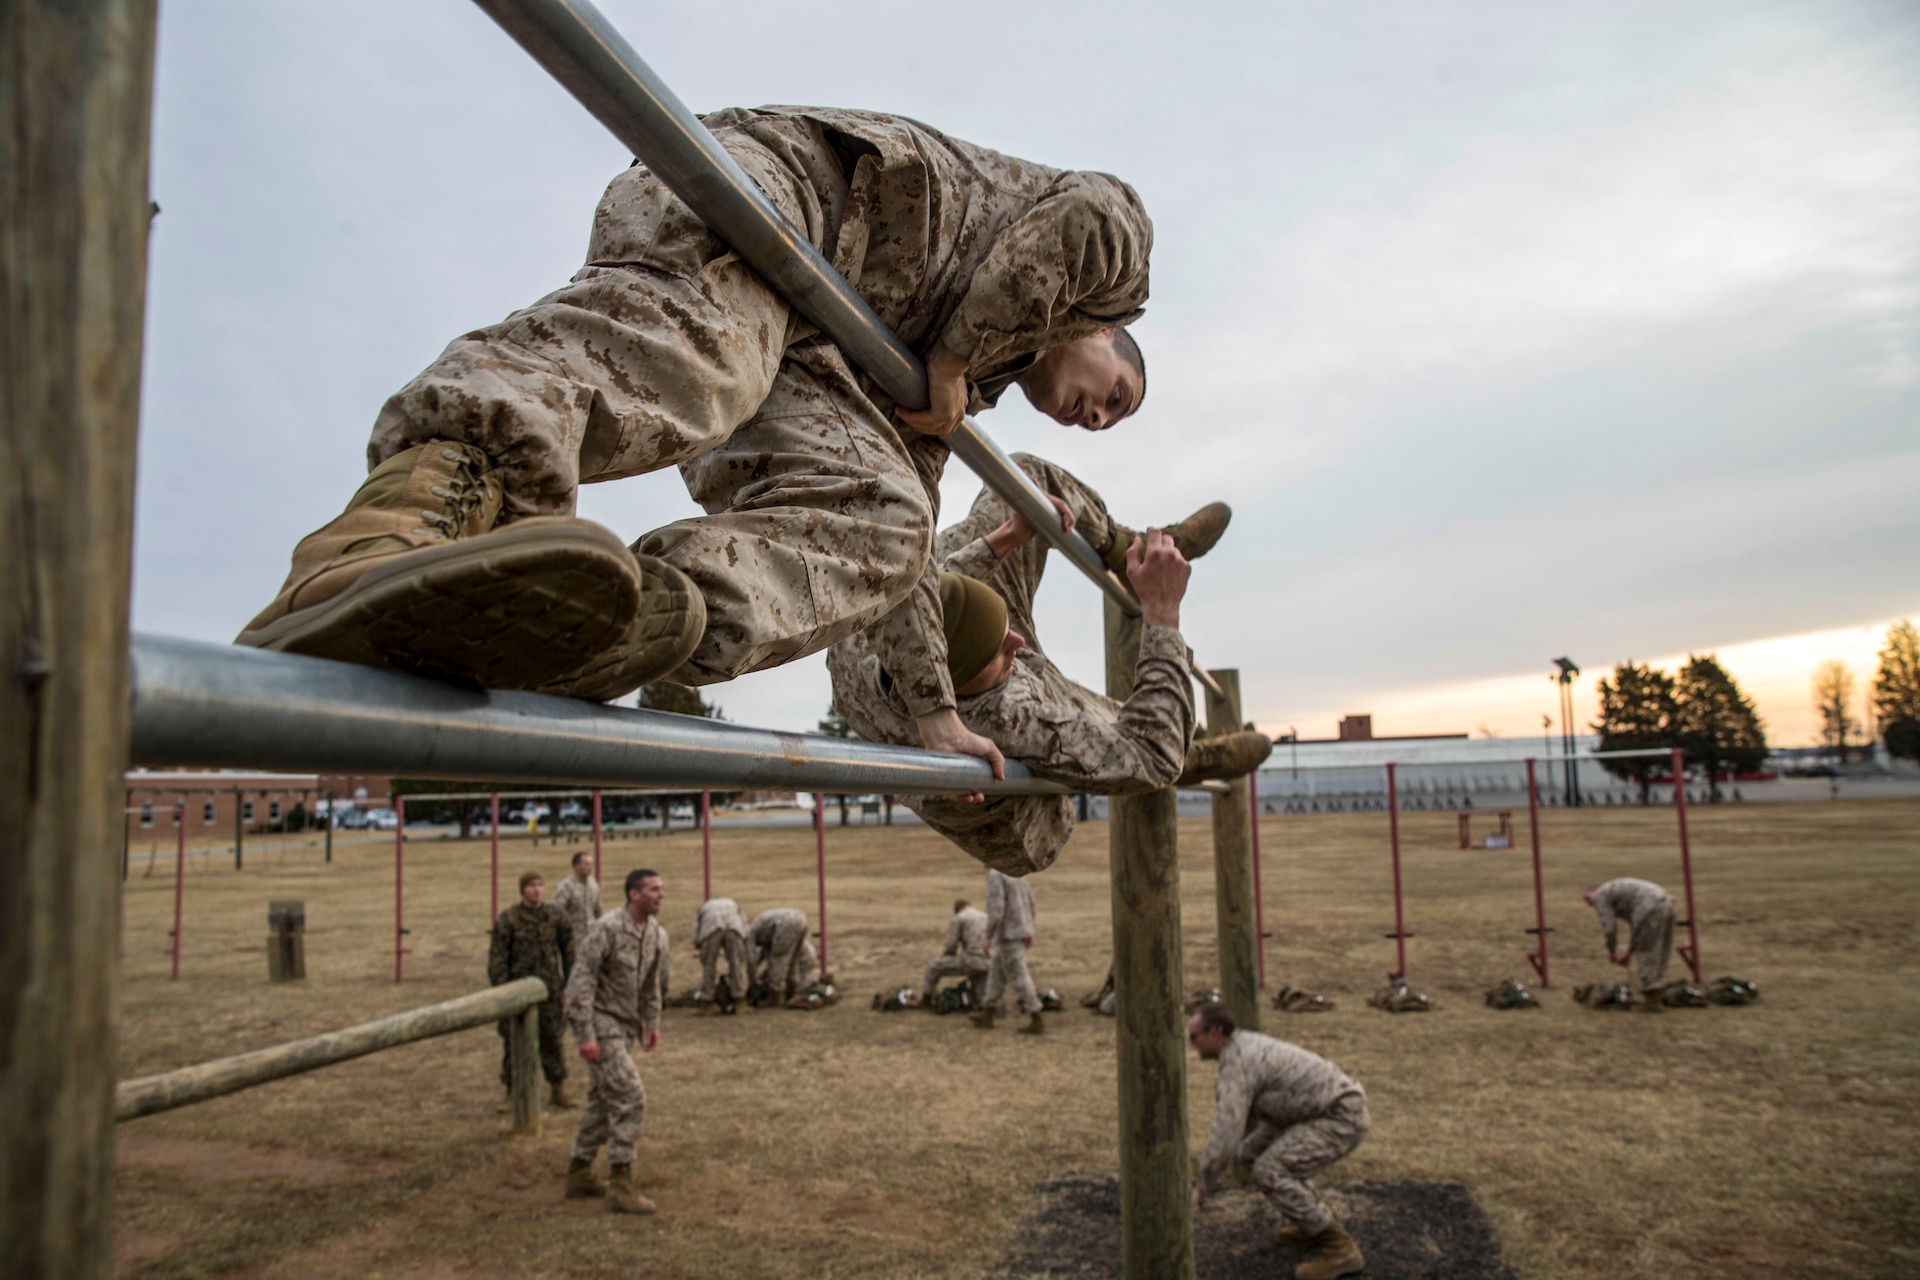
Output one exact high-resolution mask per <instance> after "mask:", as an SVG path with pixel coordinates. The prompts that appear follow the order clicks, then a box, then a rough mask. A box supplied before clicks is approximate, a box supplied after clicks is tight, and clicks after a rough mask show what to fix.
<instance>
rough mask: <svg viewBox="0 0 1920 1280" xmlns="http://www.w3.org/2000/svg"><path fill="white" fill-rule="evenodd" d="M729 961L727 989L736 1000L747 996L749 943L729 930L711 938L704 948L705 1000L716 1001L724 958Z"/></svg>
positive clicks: (702, 986) (702, 978)
mask: <svg viewBox="0 0 1920 1280" xmlns="http://www.w3.org/2000/svg"><path fill="white" fill-rule="evenodd" d="M723 954H724V955H725V956H726V958H727V986H728V988H729V989H730V990H731V991H732V992H733V994H734V996H735V997H736V998H738V997H740V996H744V995H746V994H747V986H748V977H747V940H746V939H745V938H743V937H741V936H740V935H739V934H737V933H734V932H732V931H731V930H728V929H722V930H721V931H720V932H718V933H710V934H708V935H707V938H706V941H704V942H702V943H701V944H700V991H699V997H700V999H702V1000H711V999H713V992H714V987H715V984H717V983H718V982H719V979H720V957H721V956H722V955H723Z"/></svg>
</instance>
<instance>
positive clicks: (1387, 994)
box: [1367, 982, 1433, 1013]
mask: <svg viewBox="0 0 1920 1280" xmlns="http://www.w3.org/2000/svg"><path fill="white" fill-rule="evenodd" d="M1367 1003H1368V1004H1370V1005H1372V1006H1373V1007H1374V1008H1376V1009H1385V1010H1386V1011H1387V1012H1388V1013H1427V1012H1429V1011H1430V1010H1432V1008H1433V997H1431V996H1429V995H1427V994H1426V993H1424V992H1420V991H1409V990H1408V989H1407V984H1406V983H1404V982H1391V983H1388V984H1387V985H1386V986H1384V987H1382V988H1380V989H1379V990H1378V991H1376V992H1374V993H1373V994H1372V995H1370V996H1368V997H1367Z"/></svg>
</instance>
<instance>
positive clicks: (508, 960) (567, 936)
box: [487, 871, 578, 1108]
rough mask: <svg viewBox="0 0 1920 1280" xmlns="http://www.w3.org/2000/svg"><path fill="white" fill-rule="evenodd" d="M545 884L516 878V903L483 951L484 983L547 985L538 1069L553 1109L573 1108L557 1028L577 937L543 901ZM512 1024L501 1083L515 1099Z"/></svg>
mask: <svg viewBox="0 0 1920 1280" xmlns="http://www.w3.org/2000/svg"><path fill="white" fill-rule="evenodd" d="M545 894H546V881H545V880H543V879H542V878H541V876H540V873H539V872H538V871H527V872H523V873H522V874H521V876H520V901H518V902H516V903H514V904H513V905H512V906H510V907H508V908H507V909H506V910H505V911H502V912H501V913H500V918H499V919H497V920H495V921H494V922H493V941H492V943H491V945H489V946H488V948H487V981H488V982H490V983H492V984H493V985H494V986H496V987H498V986H504V985H505V984H507V983H509V982H515V981H518V980H519V979H521V978H538V979H540V980H541V981H542V982H544V983H546V984H547V999H546V1001H545V1003H543V1004H541V1005H540V1006H539V1009H540V1069H541V1071H542V1072H543V1073H545V1075H546V1077H547V1084H548V1086H549V1087H550V1089H551V1090H552V1102H553V1105H554V1106H556V1107H567V1108H570V1107H572V1106H573V1100H572V1099H571V1098H569V1097H567V1051H566V1045H565V1038H564V1036H563V1035H562V1033H561V1030H560V1027H561V1024H562V1023H563V1022H564V1020H565V1014H564V1013H563V1012H562V1003H561V998H562V995H563V993H564V992H565V991H566V988H567V973H568V971H569V970H571V969H572V968H573V946H574V939H575V938H576V937H577V936H578V935H576V934H575V933H574V931H573V926H572V925H571V924H570V923H569V922H568V920H567V917H566V914H565V913H564V912H562V911H560V910H559V908H557V907H552V906H548V905H546V904H545V903H543V902H542V901H541V898H542V897H544V896H545ZM512 1025H513V1019H511V1018H502V1019H501V1020H500V1042H501V1043H500V1083H501V1084H502V1085H504V1086H506V1089H507V1096H508V1098H509V1100H511V1098H512V1096H513V1040H512Z"/></svg>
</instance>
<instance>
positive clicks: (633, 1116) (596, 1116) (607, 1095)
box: [573, 1018, 647, 1164]
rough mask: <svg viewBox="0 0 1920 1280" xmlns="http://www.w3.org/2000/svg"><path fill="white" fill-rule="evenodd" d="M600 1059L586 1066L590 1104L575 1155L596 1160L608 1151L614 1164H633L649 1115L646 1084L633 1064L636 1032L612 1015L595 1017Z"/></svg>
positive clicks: (584, 1109) (582, 1111) (575, 1139)
mask: <svg viewBox="0 0 1920 1280" xmlns="http://www.w3.org/2000/svg"><path fill="white" fill-rule="evenodd" d="M593 1032H594V1039H595V1040H596V1041H597V1042H598V1043H599V1045H600V1061H598V1062H590V1063H588V1064H587V1102H586V1105H585V1106H584V1107H582V1108H581V1109H580V1127H579V1129H577V1130H575V1132H574V1135H573V1155H574V1158H575V1159H578V1160H591V1159H593V1158H594V1157H595V1156H596V1155H598V1154H599V1153H600V1148H601V1147H605V1148H606V1149H607V1159H608V1160H610V1161H612V1162H613V1163H614V1164H632V1163H633V1144H634V1143H636V1142H638V1141H639V1140H640V1122H641V1121H642V1120H643V1119H645V1118H646V1114H647V1088H646V1086H645V1085H643V1084H641V1083H640V1069H639V1068H638V1067H636V1066H635V1065H634V1064H633V1042H634V1040H635V1039H636V1036H635V1034H634V1033H633V1032H632V1031H630V1030H628V1029H627V1028H626V1027H624V1026H622V1025H621V1024H620V1023H618V1022H615V1021H614V1020H613V1019H611V1018H595V1019H594V1020H593Z"/></svg>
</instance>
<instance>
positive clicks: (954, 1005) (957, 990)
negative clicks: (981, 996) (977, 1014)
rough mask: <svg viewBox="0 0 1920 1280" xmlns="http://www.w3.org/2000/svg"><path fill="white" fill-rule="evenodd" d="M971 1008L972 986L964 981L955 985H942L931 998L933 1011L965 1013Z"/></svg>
mask: <svg viewBox="0 0 1920 1280" xmlns="http://www.w3.org/2000/svg"><path fill="white" fill-rule="evenodd" d="M972 1008H973V988H972V987H971V986H969V985H967V984H966V983H964V982H963V983H961V984H960V985H959V986H957V987H944V988H942V989H941V991H940V994H939V995H937V996H935V997H934V998H933V1011H934V1012H935V1013H965V1012H967V1011H968V1010H969V1009H972Z"/></svg>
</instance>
